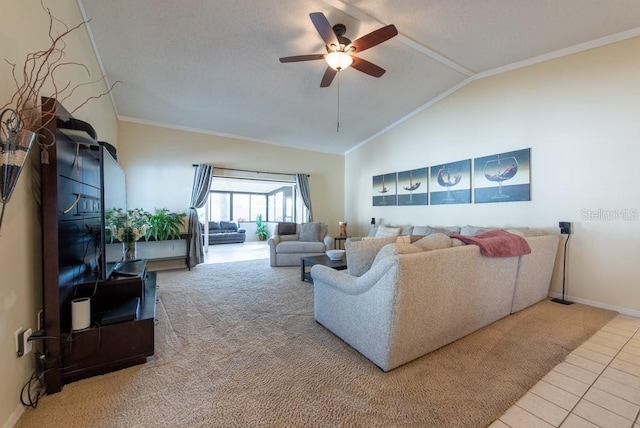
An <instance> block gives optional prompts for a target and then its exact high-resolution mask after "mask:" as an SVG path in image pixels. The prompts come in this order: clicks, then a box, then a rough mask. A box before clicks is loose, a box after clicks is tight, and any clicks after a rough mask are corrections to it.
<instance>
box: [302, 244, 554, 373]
mask: <svg viewBox="0 0 640 428" xmlns="http://www.w3.org/2000/svg"><path fill="white" fill-rule="evenodd" d="M439 235H441V234H439ZM442 236H445V235H442ZM449 239H450V242H451V244H449V247H446V248H442V246H440V247H439V248H442V249H433V250H427V251H424V250H422V249H418V250H416V249H415V248H413V247H415V245H414V244H402V243H392V244H386V246H385V247H383V250H381V251H380V252H379V253H378V255H377V256H376V260H375V261H374V262H373V264H372V267H371V268H370V269H369V270H368V271H366V272H365V273H364V274H362V275H361V276H355V275H350V274H349V273H348V271H336V270H333V269H330V268H327V267H325V266H321V265H315V266H313V268H312V269H311V275H312V277H313V281H314V299H315V300H314V305H315V319H316V321H317V322H318V323H320V324H322V325H323V326H325V327H326V328H327V329H329V330H330V331H331V332H333V333H334V334H336V335H337V336H338V337H340V338H341V339H342V340H344V341H345V342H346V343H348V344H349V345H351V346H352V347H353V348H355V349H356V350H357V351H359V352H360V353H362V354H363V355H364V356H365V357H367V358H368V359H369V360H371V361H372V362H373V363H374V364H376V365H377V366H378V367H380V368H381V369H382V370H384V371H388V370H391V369H394V368H396V367H398V366H400V365H402V364H405V363H407V362H409V361H412V360H414V359H416V358H418V357H420V356H422V355H425V354H427V353H429V352H431V351H434V350H436V349H438V348H440V347H442V346H444V345H446V344H448V343H451V342H453V341H455V340H457V339H459V338H461V337H463V336H465V335H467V334H469V333H472V332H473V331H475V330H477V329H479V328H481V327H483V326H486V325H488V324H490V323H492V322H494V321H497V320H499V319H501V318H503V317H506V316H508V315H509V314H511V313H514V312H516V311H519V310H521V309H523V308H525V307H527V306H530V305H532V304H534V303H536V302H538V301H540V300H542V299H544V298H546V297H547V295H548V291H549V285H550V281H551V275H552V273H553V268H554V263H555V258H556V253H557V251H558V242H559V237H558V235H542V236H530V237H526V238H525V239H526V241H527V243H528V244H529V247H530V248H531V253H530V254H527V255H521V256H513V257H487V256H484V255H482V254H481V253H480V250H479V247H478V246H476V245H462V243H461V242H457V243H456V241H458V240H456V239H451V238H449ZM440 242H445V239H444V238H442V239H440ZM348 244H349V243H348ZM452 245H455V246H452ZM347 248H349V245H348V246H347ZM348 252H349V250H347V254H348ZM347 264H349V256H348V255H347Z"/></svg>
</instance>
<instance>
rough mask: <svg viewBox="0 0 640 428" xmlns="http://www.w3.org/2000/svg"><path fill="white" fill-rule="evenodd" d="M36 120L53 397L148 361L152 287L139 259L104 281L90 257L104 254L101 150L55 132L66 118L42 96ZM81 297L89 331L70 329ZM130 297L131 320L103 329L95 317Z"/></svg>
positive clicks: (77, 135)
mask: <svg viewBox="0 0 640 428" xmlns="http://www.w3.org/2000/svg"><path fill="white" fill-rule="evenodd" d="M42 114H43V119H42V121H43V122H42V123H43V124H46V131H45V132H43V133H42V134H43V135H44V138H43V141H42V142H43V144H44V145H46V146H47V147H48V153H49V163H43V164H42V165H41V190H42V259H43V266H42V267H43V305H44V330H45V332H44V335H45V338H44V339H43V341H44V349H45V357H46V372H45V382H46V388H47V393H49V394H51V393H55V392H58V391H60V390H61V389H62V386H63V385H64V384H65V383H68V382H72V381H76V380H79V379H82V378H86V377H90V376H95V375H98V374H103V373H107V372H110V371H114V370H118V369H121V368H124V367H129V366H132V365H136V364H141V363H144V362H145V361H146V359H147V357H148V356H151V355H153V353H154V324H155V310H156V284H155V273H148V272H147V268H146V261H145V260H140V261H136V262H135V263H132V264H131V265H130V266H129V270H128V271H127V272H126V275H118V274H112V275H110V276H109V277H105V276H106V274H105V273H104V270H105V269H106V266H100V264H99V263H98V262H97V261H96V260H97V258H96V257H97V256H96V257H94V258H92V257H91V255H92V254H93V255H95V254H98V255H99V252H100V251H104V243H101V241H100V238H99V236H100V228H103V226H102V224H103V223H102V222H101V218H102V219H103V218H104V212H103V209H104V207H103V206H102V203H101V200H102V198H101V195H102V183H101V173H100V156H99V155H97V154H98V153H99V146H100V144H99V143H98V142H97V141H96V140H95V139H93V137H92V136H91V135H89V133H87V132H83V131H82V130H72V131H69V130H68V129H64V130H62V129H59V128H58V123H59V121H63V122H64V121H68V120H69V119H70V118H72V116H71V115H70V114H69V113H68V112H67V111H66V110H65V109H64V107H62V106H61V105H60V104H59V103H58V102H57V101H56V100H55V99H52V98H43V111H42ZM102 236H104V233H102ZM100 246H101V248H98V247H100ZM103 264H104V263H103ZM81 297H90V298H91V315H92V320H91V325H90V327H89V328H86V329H83V330H79V331H73V330H72V327H71V301H72V300H73V299H76V298H81ZM135 298H137V299H139V311H138V315H137V318H136V319H133V320H128V321H123V322H116V323H112V324H109V325H101V323H100V320H99V319H98V318H97V317H96V315H100V314H102V313H104V312H107V311H109V310H111V309H113V308H117V307H118V306H119V305H121V304H122V303H123V302H127V301H130V300H131V299H135ZM102 324H104V323H102Z"/></svg>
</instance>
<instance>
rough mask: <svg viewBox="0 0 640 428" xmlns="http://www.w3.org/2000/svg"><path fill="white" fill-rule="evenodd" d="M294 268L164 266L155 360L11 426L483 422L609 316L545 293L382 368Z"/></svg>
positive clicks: (93, 382)
mask: <svg viewBox="0 0 640 428" xmlns="http://www.w3.org/2000/svg"><path fill="white" fill-rule="evenodd" d="M299 275H300V271H299V268H294V267H291V268H282V267H281V268H271V267H269V261H268V260H257V261H247V262H238V263H227V264H216V265H200V266H198V267H196V268H194V269H193V270H192V271H190V272H187V271H182V270H181V271H168V272H159V273H158V280H157V282H158V286H159V303H158V307H157V317H158V319H159V323H158V325H157V326H156V353H155V355H154V357H153V358H151V359H150V360H149V362H147V363H146V364H144V365H141V366H136V367H132V368H129V369H125V370H121V371H119V372H115V373H110V374H107V375H104V376H98V377H94V378H91V379H86V380H82V381H79V382H75V383H71V384H68V385H65V387H64V388H63V390H62V392H60V393H58V394H54V395H52V396H45V397H43V398H42V399H41V400H40V404H39V405H38V407H37V408H36V409H28V410H27V411H26V412H25V414H24V415H23V417H22V418H21V419H20V421H19V422H18V424H17V425H16V426H17V427H20V428H23V427H42V426H47V427H67V428H69V427H218V426H220V427H235V426H238V427H240V426H242V427H247V426H249V427H281V426H305V427H307V426H314V427H325V426H326V427H337V426H366V427H388V426H412V427H439V426H442V427H484V426H487V425H489V424H490V423H491V422H492V421H493V420H494V419H496V418H498V417H499V416H500V415H501V414H502V413H503V412H504V411H505V410H507V409H508V408H509V407H510V406H511V405H512V404H513V403H515V402H516V401H517V400H518V398H519V397H520V396H522V395H523V394H524V393H525V392H526V391H527V390H528V389H529V388H530V387H531V386H533V385H534V384H535V383H536V382H537V381H538V380H539V379H540V378H542V377H543V376H544V375H545V374H546V373H547V372H548V371H549V370H551V369H552V368H553V367H554V366H555V365H556V364H558V363H559V362H561V361H562V360H563V359H564V357H565V356H566V355H567V354H568V353H569V352H570V351H571V350H573V349H574V348H576V347H577V346H578V345H579V344H581V343H582V342H583V341H585V340H586V339H587V338H589V337H590V336H591V335H592V334H594V333H595V332H596V331H598V330H599V329H600V328H601V327H602V326H603V325H604V324H606V323H607V322H608V321H609V320H610V319H611V318H613V317H614V316H615V315H616V313H614V312H612V311H607V310H602V309H597V308H592V307H588V306H584V305H579V304H575V305H572V306H563V305H557V304H553V303H551V302H549V301H544V302H541V303H539V304H537V305H534V306H532V307H530V308H528V309H525V310H523V311H521V312H519V313H517V314H515V315H512V316H509V317H507V318H505V319H503V320H500V321H498V322H496V323H494V324H492V325H491V326H489V327H486V328H484V329H482V330H480V331H478V332H476V333H474V334H471V335H469V336H467V337H465V338H463V339H461V340H459V341H457V342H455V343H453V344H451V345H449V346H446V347H444V348H441V349H440V350H438V351H435V352H433V353H431V354H429V355H427V356H424V357H422V358H419V359H417V360H415V361H413V362H411V363H409V364H406V365H404V366H402V367H400V368H397V369H395V370H393V371H391V372H389V373H384V372H382V371H381V370H380V369H378V368H377V367H376V366H374V365H373V364H372V363H370V362H369V361H368V360H367V359H365V358H364V357H363V356H361V355H360V354H359V353H357V352H356V351H355V350H353V349H352V348H350V347H349V346H348V345H346V344H345V343H343V342H342V341H341V340H340V339H338V338H337V337H335V336H334V335H333V334H331V333H330V332H329V331H327V330H326V329H324V328H323V327H322V326H320V325H319V324H317V323H316V322H315V321H314V319H313V289H312V285H311V284H309V283H306V282H301V281H300V277H299ZM425 328H428V326H427V327H425Z"/></svg>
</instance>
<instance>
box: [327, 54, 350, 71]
mask: <svg viewBox="0 0 640 428" xmlns="http://www.w3.org/2000/svg"><path fill="white" fill-rule="evenodd" d="M324 59H325V61H327V64H329V67H331V68H333V69H334V70H336V71H341V70H344V69H345V68H347V67H349V66H350V65H351V63H352V62H353V58H352V57H351V55H349V54H348V53H345V52H341V51H334V52H329V53H328V54H327V56H326V57H325V58H324Z"/></svg>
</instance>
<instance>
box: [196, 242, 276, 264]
mask: <svg viewBox="0 0 640 428" xmlns="http://www.w3.org/2000/svg"><path fill="white" fill-rule="evenodd" d="M268 258H269V245H267V242H266V241H247V242H245V243H243V244H217V245H209V248H208V251H206V252H205V253H204V262H205V263H229V262H237V261H244V260H257V259H268Z"/></svg>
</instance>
